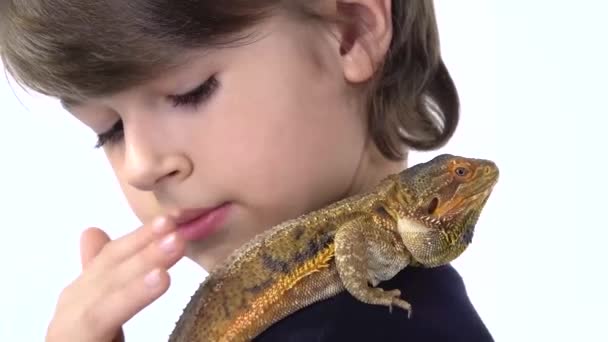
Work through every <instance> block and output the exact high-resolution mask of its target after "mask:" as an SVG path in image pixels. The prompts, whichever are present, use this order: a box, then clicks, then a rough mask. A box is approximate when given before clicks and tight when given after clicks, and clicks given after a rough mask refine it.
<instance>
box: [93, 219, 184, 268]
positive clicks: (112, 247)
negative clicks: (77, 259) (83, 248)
mask: <svg viewBox="0 0 608 342" xmlns="http://www.w3.org/2000/svg"><path fill="white" fill-rule="evenodd" d="M175 228H176V225H175V223H174V222H173V221H172V220H171V219H170V218H168V217H160V218H157V219H156V220H154V221H152V222H150V223H147V224H144V225H143V226H141V227H139V228H137V229H136V230H134V231H133V232H131V233H129V234H127V235H125V236H123V237H121V238H119V239H117V240H114V241H112V243H111V244H109V245H108V246H107V247H106V248H104V250H103V251H102V253H103V254H104V256H103V261H100V263H101V264H102V265H101V266H102V267H108V266H110V265H115V264H117V263H119V262H121V261H123V260H125V259H127V258H129V257H131V256H133V254H135V253H137V252H138V251H140V250H141V249H143V248H144V247H145V246H147V245H149V244H150V243H152V242H153V241H154V240H155V239H158V238H159V237H160V236H162V235H166V234H167V233H169V232H170V231H173V230H175Z"/></svg>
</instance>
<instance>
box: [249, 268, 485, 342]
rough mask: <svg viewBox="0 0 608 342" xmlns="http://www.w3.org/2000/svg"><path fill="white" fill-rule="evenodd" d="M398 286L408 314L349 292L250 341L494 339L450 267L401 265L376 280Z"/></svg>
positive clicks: (297, 315) (294, 314)
mask: <svg viewBox="0 0 608 342" xmlns="http://www.w3.org/2000/svg"><path fill="white" fill-rule="evenodd" d="M379 286H380V287H382V288H384V289H387V290H390V289H395V288H398V289H400V290H401V296H402V298H403V299H405V300H407V301H408V302H409V303H410V304H412V309H413V310H412V317H411V318H410V319H408V318H407V312H406V311H404V310H401V309H400V308H398V307H393V312H392V313H390V312H389V309H388V307H385V306H379V305H369V304H364V303H361V302H359V301H357V300H356V299H355V298H353V297H352V296H351V295H350V294H349V293H348V292H346V291H343V292H342V293H341V294H339V295H337V296H335V297H332V298H329V299H327V300H324V301H321V302H318V303H316V304H313V305H311V306H309V307H307V308H304V309H302V310H300V311H297V312H295V313H293V314H292V315H290V316H288V317H287V318H285V319H283V320H281V321H279V322H277V323H276V324H274V325H273V326H271V327H270V328H268V329H267V330H266V331H265V332H263V333H262V334H261V335H260V336H258V337H257V338H256V339H255V340H254V341H256V342H270V341H281V342H300V341H302V342H304V341H306V342H315V341H366V342H368V341H383V342H392V341H407V342H418V341H425V342H435V341H451V342H457V341H480V342H483V341H494V340H493V338H492V336H491V335H490V332H489V331H488V329H487V328H486V326H485V325H484V324H483V322H482V320H481V318H480V317H479V315H478V314H477V312H476V311H475V308H474V307H473V305H472V304H471V302H470V300H469V298H468V295H467V292H466V289H465V286H464V283H463V281H462V278H461V277H460V275H459V274H458V272H457V271H456V270H455V269H454V268H453V267H452V266H451V265H447V266H442V267H438V268H434V269H421V268H414V267H411V268H406V269H405V270H403V271H402V272H400V273H399V274H398V275H397V276H395V277H394V278H393V279H391V280H389V281H386V282H384V283H381V284H380V285H379Z"/></svg>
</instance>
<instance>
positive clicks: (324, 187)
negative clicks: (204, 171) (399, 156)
mask: <svg viewBox="0 0 608 342" xmlns="http://www.w3.org/2000/svg"><path fill="white" fill-rule="evenodd" d="M291 82H292V83H291V84H293V83H295V82H294V81H291ZM288 84H289V83H288ZM276 90H277V91H279V89H278V88H277V89H276ZM266 92H268V89H267V90H266V91H265V92H264V93H257V94H256V91H255V90H248V91H245V90H244V93H248V94H252V97H251V98H250V100H253V102H254V103H255V104H256V105H250V103H248V104H246V103H242V104H240V103H237V102H234V103H233V104H232V106H231V107H232V108H231V110H229V111H228V113H231V114H230V115H226V116H225V117H224V120H223V121H222V122H221V123H218V124H217V126H215V125H214V126H215V127H214V129H212V130H209V132H214V133H211V134H212V136H208V138H209V139H210V141H214V144H216V146H221V147H219V148H217V149H213V150H211V151H207V153H209V155H208V156H206V157H204V158H205V159H207V158H208V160H209V162H213V164H212V165H210V166H209V167H213V169H214V170H215V172H214V173H216V174H215V175H214V178H215V177H218V178H216V182H215V183H217V184H221V183H226V182H228V183H229V184H231V191H232V192H233V193H234V194H233V195H234V196H235V197H237V198H239V199H240V200H241V201H245V202H246V204H247V205H248V206H250V207H255V209H256V211H258V212H260V214H262V215H264V213H265V215H285V216H293V215H296V214H299V213H300V212H303V211H309V210H310V209H312V208H314V207H318V206H321V205H324V204H326V203H327V202H330V201H333V200H335V199H336V198H337V197H339V196H341V195H342V194H343V193H344V192H345V191H347V188H348V186H349V185H350V183H351V180H352V178H353V176H354V173H355V172H356V170H357V166H358V163H359V161H360V157H361V151H362V149H363V144H364V137H365V134H364V132H365V129H364V127H363V125H362V124H361V123H359V122H358V121H357V119H356V118H355V117H354V114H353V113H346V111H345V110H344V106H340V104H339V101H338V100H336V99H335V98H333V99H332V98H331V96H327V95H316V94H308V95H307V96H306V97H302V96H296V93H297V90H296V89H294V90H285V89H283V92H282V93H281V94H276V93H275V94H273V93H272V92H270V95H274V96H268V93H266ZM330 95H331V94H330ZM201 153H202V152H201ZM281 218H282V217H281Z"/></svg>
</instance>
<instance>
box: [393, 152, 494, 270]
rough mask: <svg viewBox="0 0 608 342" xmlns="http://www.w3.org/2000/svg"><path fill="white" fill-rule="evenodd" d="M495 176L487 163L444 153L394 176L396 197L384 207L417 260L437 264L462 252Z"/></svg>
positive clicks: (428, 264)
mask: <svg viewBox="0 0 608 342" xmlns="http://www.w3.org/2000/svg"><path fill="white" fill-rule="evenodd" d="M498 174H499V172H498V168H497V167H496V165H495V164H494V163H493V162H492V161H489V160H483V159H472V158H464V157H458V156H453V155H449V154H443V155H440V156H437V157H435V158H434V159H432V160H430V161H428V162H426V163H421V164H418V165H415V166H412V167H410V168H408V169H406V170H404V171H402V172H401V173H400V174H398V175H396V176H395V177H396V178H395V179H396V180H397V184H398V185H397V192H396V198H397V200H396V201H395V203H396V205H395V206H394V207H393V208H390V209H389V210H390V211H391V212H392V213H393V215H395V216H396V219H397V222H398V230H399V235H400V236H401V238H402V239H403V242H404V244H405V246H406V247H407V248H408V250H409V251H410V252H411V253H412V256H413V258H414V259H415V260H416V261H417V262H419V263H421V264H423V265H425V266H428V267H433V266H438V265H442V264H446V263H449V262H451V261H452V260H454V259H455V258H456V257H458V256H459V255H460V254H461V253H462V252H464V250H465V249H466V248H467V246H468V245H469V244H470V243H471V241H472V238H473V233H474V230H475V225H476V224H477V221H478V219H479V215H480V213H481V211H482V209H483V208H484V206H485V204H486V202H487V200H488V197H489V196H490V193H491V192H492V189H493V188H494V185H495V184H496V182H497V181H498Z"/></svg>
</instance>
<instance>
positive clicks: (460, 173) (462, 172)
mask: <svg viewBox="0 0 608 342" xmlns="http://www.w3.org/2000/svg"><path fill="white" fill-rule="evenodd" d="M468 174H469V170H468V169H467V168H466V167H463V166H460V167H457V168H456V175H457V176H458V177H465V176H466V175H468Z"/></svg>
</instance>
